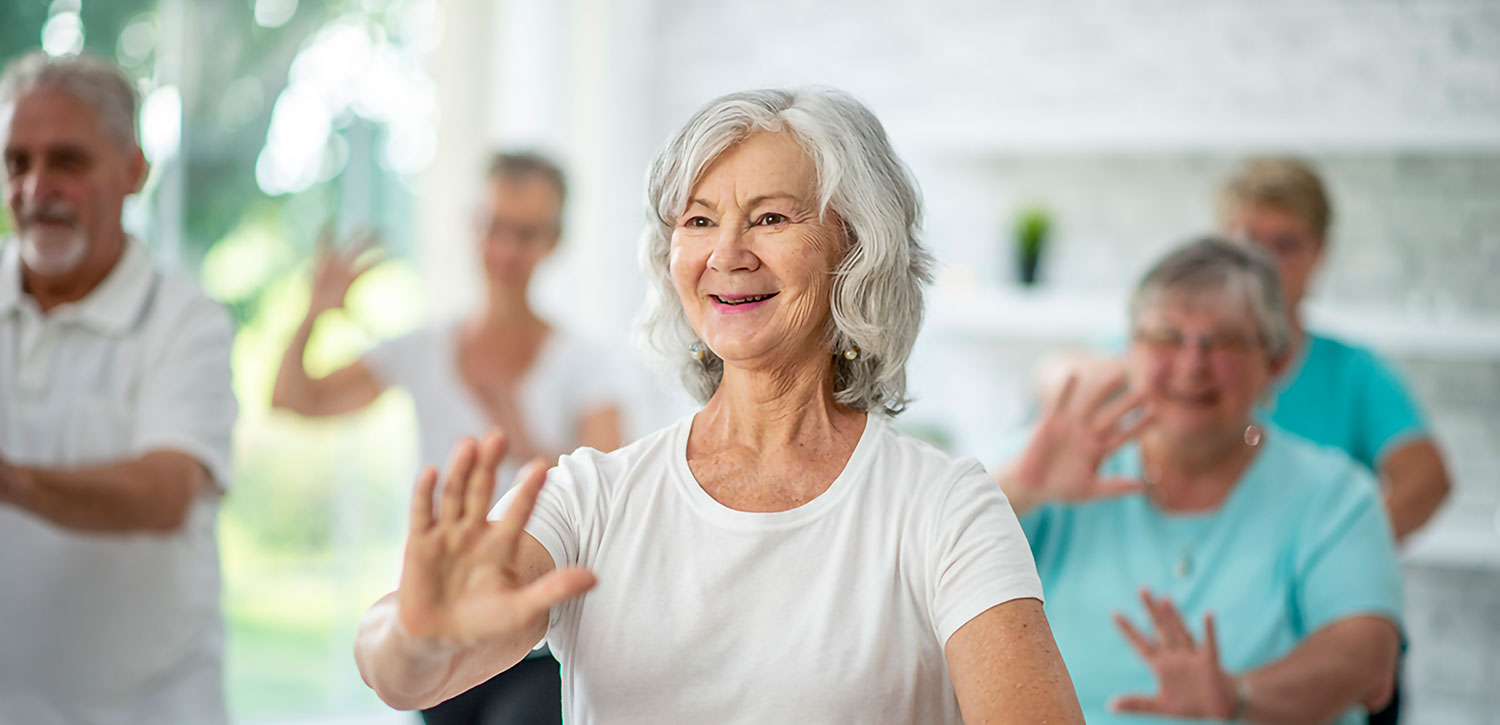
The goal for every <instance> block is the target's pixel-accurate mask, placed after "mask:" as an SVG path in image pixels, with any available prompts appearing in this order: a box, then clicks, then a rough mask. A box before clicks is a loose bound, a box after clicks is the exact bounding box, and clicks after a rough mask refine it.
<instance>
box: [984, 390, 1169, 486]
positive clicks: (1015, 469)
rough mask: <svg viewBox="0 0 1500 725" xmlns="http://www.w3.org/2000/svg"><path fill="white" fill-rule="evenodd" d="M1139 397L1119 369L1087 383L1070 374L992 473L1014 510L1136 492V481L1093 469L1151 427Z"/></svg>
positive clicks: (1137, 483) (1140, 395)
mask: <svg viewBox="0 0 1500 725" xmlns="http://www.w3.org/2000/svg"><path fill="white" fill-rule="evenodd" d="M1144 400H1145V396H1144V393H1142V392H1139V391H1134V392H1132V391H1130V390H1128V389H1127V386H1126V382H1125V377H1124V374H1123V373H1114V374H1111V375H1109V376H1107V377H1105V378H1104V379H1102V380H1099V381H1091V382H1088V383H1085V382H1082V381H1081V378H1080V376H1078V375H1076V374H1075V375H1072V376H1070V377H1069V378H1068V379H1067V381H1066V382H1065V383H1063V385H1062V388H1061V390H1059V391H1058V393H1057V395H1056V396H1055V397H1053V398H1052V400H1051V401H1050V402H1048V404H1047V406H1046V408H1045V409H1044V410H1043V413H1042V417H1041V419H1040V420H1039V421H1038V422H1037V425H1036V428H1035V430H1033V432H1032V434H1031V439H1030V440H1029V441H1028V443H1027V445H1026V448H1025V449H1023V450H1022V452H1021V455H1020V457H1019V458H1017V459H1016V460H1015V461H1013V462H1012V463H1011V464H1009V465H1008V466H1005V467H1003V468H1000V469H996V471H994V472H993V475H994V476H995V478H996V479H997V480H998V481H999V482H1000V486H1001V488H1003V489H1005V493H1006V496H1007V497H1008V498H1009V499H1010V503H1011V507H1012V508H1013V509H1015V511H1016V514H1017V515H1020V514H1024V513H1025V512H1026V511H1028V510H1030V509H1031V508H1033V507H1035V506H1037V505H1040V504H1043V503H1046V502H1048V501H1065V502H1078V501H1088V500H1092V499H1096V498H1102V497H1107V496H1120V495H1124V494H1129V493H1135V492H1138V491H1140V490H1141V482H1140V481H1137V480H1135V479H1130V478H1119V477H1114V478H1100V476H1099V474H1098V470H1099V466H1100V464H1102V463H1103V462H1104V459H1105V458H1106V457H1107V456H1108V455H1109V454H1110V453H1112V452H1114V450H1115V449H1117V448H1119V447H1120V446H1121V445H1123V444H1124V443H1125V442H1126V441H1128V440H1130V439H1131V438H1134V437H1135V436H1137V435H1139V434H1140V433H1141V431H1142V430H1144V429H1145V428H1146V426H1148V425H1150V423H1151V413H1150V411H1149V410H1145V409H1143V403H1144ZM1137 413H1139V414H1138V415H1136V414H1137ZM1133 415H1134V416H1135V417H1134V418H1133V419H1132V416H1133Z"/></svg>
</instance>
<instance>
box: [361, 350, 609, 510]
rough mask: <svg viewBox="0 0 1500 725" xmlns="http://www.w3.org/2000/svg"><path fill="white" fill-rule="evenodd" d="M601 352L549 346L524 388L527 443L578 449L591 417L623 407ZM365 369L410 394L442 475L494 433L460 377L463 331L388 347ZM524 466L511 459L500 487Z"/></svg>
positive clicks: (372, 354)
mask: <svg viewBox="0 0 1500 725" xmlns="http://www.w3.org/2000/svg"><path fill="white" fill-rule="evenodd" d="M609 359H610V358H609V357H608V354H607V353H606V352H605V351H604V350H603V349H602V348H601V347H600V346H598V345H595V344H593V343H592V342H590V341H588V340H585V339H583V338H580V337H577V336H574V335H572V334H569V333H567V332H564V331H563V330H560V329H554V330H553V331H552V332H551V333H550V334H548V335H547V337H546V338H545V340H543V342H542V347H541V349H540V350H538V351H537V355H536V359H535V360H533V361H532V363H531V367H530V369H528V370H527V371H526V374H525V376H524V377H522V379H521V381H520V384H519V386H518V388H519V390H520V395H519V400H518V405H520V408H521V415H522V417H523V419H524V420H525V421H526V425H527V428H528V430H527V431H526V434H527V436H528V437H529V438H530V439H531V441H532V443H533V445H536V446H538V447H539V448H541V449H542V450H549V451H569V450H572V449H573V448H575V447H577V446H578V433H579V431H578V423H579V421H580V420H581V419H582V418H583V416H584V415H587V414H588V413H591V412H594V411H596V410H599V409H600V408H603V407H606V406H612V405H618V404H619V403H618V400H619V397H620V390H619V387H620V386H619V384H618V383H617V381H616V377H617V376H616V375H615V374H614V371H613V370H612V369H611V368H610V366H609V364H608V362H607V361H608V360H609ZM363 362H364V364H365V365H366V366H368V367H369V369H370V371H371V372H372V373H374V374H375V376H376V377H377V378H379V379H380V381H381V382H383V383H385V384H386V385H393V386H400V387H403V388H405V389H406V390H407V392H409V393H410V394H411V399H412V404H413V407H415V408H416V415H417V429H418V435H419V437H420V439H421V440H420V449H421V455H422V463H423V464H424V465H425V464H428V463H431V464H433V465H436V466H438V467H439V468H442V467H443V465H444V464H446V463H447V461H448V456H449V455H450V454H451V453H452V449H453V444H454V443H457V442H458V440H459V439H460V438H463V437H464V436H475V437H478V436H480V435H483V434H484V433H485V432H486V431H488V430H490V429H491V428H493V427H494V425H495V424H494V423H492V422H490V419H489V416H488V415H487V414H486V413H485V412H484V408H483V407H482V406H481V404H480V402H479V401H478V400H476V399H475V398H474V394H473V393H472V392H471V391H470V390H469V387H468V386H467V385H466V384H465V383H464V381H463V378H462V377H461V376H460V375H459V370H458V324H457V323H449V324H446V325H439V326H434V327H424V328H422V329H419V330H416V331H414V332H411V333H408V334H406V335H402V336H401V337H397V338H394V339H391V340H388V341H386V342H383V343H381V344H379V345H377V346H375V347H374V348H373V349H371V350H370V351H369V352H368V353H366V354H365V356H364V359H363ZM522 463H524V461H515V460H506V461H505V463H504V464H503V465H502V466H501V469H500V479H499V482H500V486H501V487H504V486H509V485H510V484H511V481H512V479H513V478H514V476H515V473H516V470H517V469H518V468H519V466H520V464H522Z"/></svg>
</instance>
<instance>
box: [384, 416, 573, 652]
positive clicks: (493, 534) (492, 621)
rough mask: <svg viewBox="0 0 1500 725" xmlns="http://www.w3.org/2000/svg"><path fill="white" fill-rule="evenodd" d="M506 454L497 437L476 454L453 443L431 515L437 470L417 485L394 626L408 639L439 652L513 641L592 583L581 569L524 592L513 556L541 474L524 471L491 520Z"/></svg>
mask: <svg viewBox="0 0 1500 725" xmlns="http://www.w3.org/2000/svg"><path fill="white" fill-rule="evenodd" d="M505 447H506V443H505V439H504V438H503V437H502V436H501V435H499V434H498V433H491V434H490V435H488V436H486V437H485V439H484V441H483V442H482V443H481V444H479V445H478V446H476V445H475V442H474V441H473V439H467V438H466V439H464V440H463V441H461V442H459V444H458V445H457V446H456V447H455V449H454V454H453V458H452V460H451V461H449V463H448V475H447V480H446V482H445V483H444V485H443V492H442V497H441V498H442V500H441V502H440V505H439V506H438V510H437V511H436V512H434V510H433V509H434V505H433V500H432V499H433V491H434V489H435V488H436V485H437V478H438V476H437V471H436V470H434V469H433V468H432V467H430V466H429V467H428V468H427V470H425V471H423V472H422V475H421V477H420V478H419V479H418V481H417V486H416V491H415V492H414V493H413V494H412V509H411V532H410V534H409V536H408V537H407V541H406V556H405V560H404V566H403V568H402V572H401V585H400V588H399V589H397V591H396V604H397V610H398V613H399V621H400V623H401V627H402V628H403V629H404V630H405V631H406V633H407V634H408V635H410V636H412V637H417V638H421V639H425V640H427V641H430V642H433V643H436V644H438V645H441V646H444V647H470V646H474V645H477V644H480V643H483V642H485V641H488V640H492V639H497V638H503V637H507V636H514V635H518V634H520V633H523V632H525V631H526V630H527V629H528V627H530V626H532V625H533V624H534V623H535V622H536V621H537V619H538V618H545V617H546V615H547V611H548V610H549V609H551V608H552V606H554V605H556V604H559V603H561V602H564V601H566V600H568V599H572V598H573V597H576V596H578V595H580V594H583V593H584V592H586V591H588V590H589V589H590V588H591V587H593V585H594V575H593V574H592V573H590V572H589V571H588V570H586V569H583V568H580V567H570V568H567V569H559V570H556V571H553V572H551V573H549V574H547V575H545V576H543V577H541V578H540V579H537V580H536V581H535V582H531V583H529V584H528V583H526V581H525V578H524V575H523V573H522V572H521V571H520V570H519V565H520V562H519V556H518V554H519V550H520V547H521V543H522V537H524V536H526V533H525V526H526V522H527V520H528V519H530V518H531V512H532V509H533V508H534V507H535V506H536V500H537V495H538V494H539V493H540V492H541V489H542V484H543V483H544V481H545V479H546V469H545V468H544V467H543V466H541V465H537V464H536V463H533V464H532V465H529V466H528V467H527V469H526V470H525V471H524V472H523V473H522V474H521V475H520V477H519V479H518V482H517V484H516V485H517V487H518V488H519V489H520V491H519V492H518V493H517V495H516V496H515V498H514V499H513V501H512V503H511V506H510V509H509V510H508V511H506V513H505V516H504V517H503V518H502V519H501V520H499V521H489V520H488V518H487V515H488V513H489V510H490V501H491V496H492V495H493V494H494V490H495V469H496V468H497V467H498V466H499V464H500V461H501V460H502V459H503V458H504V457H505Z"/></svg>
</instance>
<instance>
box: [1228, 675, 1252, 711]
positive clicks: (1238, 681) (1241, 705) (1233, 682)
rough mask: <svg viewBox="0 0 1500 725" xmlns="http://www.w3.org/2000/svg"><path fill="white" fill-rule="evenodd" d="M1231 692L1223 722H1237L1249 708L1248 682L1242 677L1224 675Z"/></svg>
mask: <svg viewBox="0 0 1500 725" xmlns="http://www.w3.org/2000/svg"><path fill="white" fill-rule="evenodd" d="M1226 677H1227V678H1228V680H1229V692H1230V693H1231V700H1230V706H1229V709H1228V711H1227V712H1226V714H1225V716H1224V721H1225V722H1238V721H1239V720H1241V719H1243V718H1244V717H1245V714H1246V713H1247V712H1248V711H1249V710H1250V683H1249V681H1248V680H1246V679H1245V678H1244V677H1235V676H1233V675H1226Z"/></svg>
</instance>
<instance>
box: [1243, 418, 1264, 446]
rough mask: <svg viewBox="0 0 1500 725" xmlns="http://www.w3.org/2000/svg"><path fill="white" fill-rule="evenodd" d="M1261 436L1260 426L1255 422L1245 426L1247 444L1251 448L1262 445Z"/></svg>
mask: <svg viewBox="0 0 1500 725" xmlns="http://www.w3.org/2000/svg"><path fill="white" fill-rule="evenodd" d="M1260 436H1261V431H1260V426H1258V425H1256V424H1254V423H1251V424H1250V425H1247V426H1245V445H1247V446H1250V447H1251V448H1254V447H1256V446H1258V445H1260Z"/></svg>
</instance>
